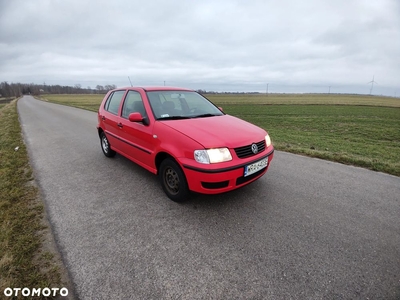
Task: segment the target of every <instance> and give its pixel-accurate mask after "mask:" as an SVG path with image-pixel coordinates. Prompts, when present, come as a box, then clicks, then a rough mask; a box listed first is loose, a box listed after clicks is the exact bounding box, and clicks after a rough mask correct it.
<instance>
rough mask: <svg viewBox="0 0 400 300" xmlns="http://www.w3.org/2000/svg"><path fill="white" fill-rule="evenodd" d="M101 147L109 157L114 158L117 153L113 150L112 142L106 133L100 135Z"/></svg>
mask: <svg viewBox="0 0 400 300" xmlns="http://www.w3.org/2000/svg"><path fill="white" fill-rule="evenodd" d="M100 146H101V150H103V153H104V155H105V156H107V157H114V156H115V154H116V152H115V151H114V150H112V149H111V147H110V142H109V141H108V139H107V137H106V134H105V133H104V132H102V133H100Z"/></svg>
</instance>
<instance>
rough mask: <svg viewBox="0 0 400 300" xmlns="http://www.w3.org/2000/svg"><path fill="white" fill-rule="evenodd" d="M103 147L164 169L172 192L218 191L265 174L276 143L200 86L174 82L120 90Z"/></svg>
mask: <svg viewBox="0 0 400 300" xmlns="http://www.w3.org/2000/svg"><path fill="white" fill-rule="evenodd" d="M97 129H98V134H99V137H100V144H101V149H102V150H103V153H104V155H105V156H107V157H113V156H114V155H115V154H116V153H119V154H121V155H123V156H125V157H127V158H128V159H130V160H131V161H133V162H135V163H137V164H138V165H140V166H142V167H143V168H145V169H147V170H149V171H150V172H152V173H154V174H157V175H158V176H159V179H160V182H161V186H162V188H163V190H164V192H165V193H166V194H167V196H168V197H169V198H170V199H172V200H174V201H183V200H185V199H187V197H188V195H189V192H190V191H193V192H198V193H203V194H217V193H223V192H227V191H230V190H233V189H236V188H239V187H242V186H244V185H246V184H249V183H250V182H253V181H255V180H257V179H258V178H260V177H261V176H262V175H264V174H265V173H266V171H267V169H268V167H269V165H270V163H271V160H272V158H273V154H274V148H273V145H272V144H271V139H270V137H269V135H268V133H267V132H266V131H265V130H264V129H261V128H259V127H257V126H255V125H253V124H250V123H248V122H246V121H243V120H241V119H238V118H236V117H233V116H230V115H227V114H225V113H224V112H223V111H222V109H220V108H218V107H216V106H215V105H214V104H213V103H211V102H210V101H209V100H208V99H206V98H205V97H203V96H202V95H200V94H199V93H197V92H195V91H192V90H188V89H183V88H171V87H145V88H143V87H129V88H121V89H115V90H112V91H110V92H108V93H107V95H106V96H105V97H104V99H103V101H102V103H101V105H100V108H99V112H98V126H97Z"/></svg>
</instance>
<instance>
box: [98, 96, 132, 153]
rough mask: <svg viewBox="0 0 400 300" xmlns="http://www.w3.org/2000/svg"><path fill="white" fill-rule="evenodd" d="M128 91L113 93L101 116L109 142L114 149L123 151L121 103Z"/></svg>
mask: <svg viewBox="0 0 400 300" xmlns="http://www.w3.org/2000/svg"><path fill="white" fill-rule="evenodd" d="M125 92H126V90H119V91H115V92H113V93H111V94H110V95H109V97H108V99H107V100H106V102H105V104H104V112H103V115H102V116H101V118H102V120H103V124H104V131H105V133H106V136H107V139H108V140H109V142H110V144H111V147H112V149H114V150H116V151H121V149H122V145H123V143H122V142H121V138H120V134H121V124H120V117H119V116H120V113H121V103H122V99H123V97H124V95H125Z"/></svg>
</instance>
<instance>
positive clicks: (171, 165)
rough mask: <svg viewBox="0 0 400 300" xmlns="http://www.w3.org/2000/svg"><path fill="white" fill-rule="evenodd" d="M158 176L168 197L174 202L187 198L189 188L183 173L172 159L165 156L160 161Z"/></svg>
mask: <svg viewBox="0 0 400 300" xmlns="http://www.w3.org/2000/svg"><path fill="white" fill-rule="evenodd" d="M158 176H159V178H160V182H161V186H162V188H163V190H164V192H165V194H167V196H168V198H170V199H171V200H172V201H175V202H183V201H185V200H187V199H188V197H189V188H188V185H187V181H186V177H185V174H184V173H183V171H182V169H181V168H180V166H179V165H178V164H177V163H176V162H175V161H174V160H173V159H171V158H166V159H164V160H163V161H162V162H161V165H160V169H159V174H158Z"/></svg>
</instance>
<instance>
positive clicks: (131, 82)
mask: <svg viewBox="0 0 400 300" xmlns="http://www.w3.org/2000/svg"><path fill="white" fill-rule="evenodd" d="M128 79H129V82H130V84H131V86H133V85H132V81H131V79H130V78H129V76H128Z"/></svg>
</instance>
